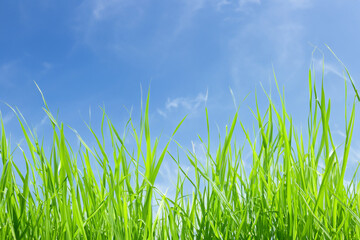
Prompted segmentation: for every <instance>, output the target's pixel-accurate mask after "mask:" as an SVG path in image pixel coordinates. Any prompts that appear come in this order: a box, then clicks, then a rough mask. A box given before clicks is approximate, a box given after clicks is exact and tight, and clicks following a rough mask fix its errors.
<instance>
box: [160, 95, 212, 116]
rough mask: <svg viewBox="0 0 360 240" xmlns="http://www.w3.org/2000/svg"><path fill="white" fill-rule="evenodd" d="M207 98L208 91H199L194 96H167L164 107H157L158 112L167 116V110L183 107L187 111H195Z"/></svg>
mask: <svg viewBox="0 0 360 240" xmlns="http://www.w3.org/2000/svg"><path fill="white" fill-rule="evenodd" d="M207 99H208V91H206V93H199V94H198V95H197V96H196V97H195V98H189V97H178V98H168V99H167V100H166V102H165V108H164V109H157V112H158V114H160V115H161V116H163V117H167V114H168V113H169V112H172V111H173V110H176V109H177V110H178V109H183V110H185V111H186V112H188V113H195V112H197V110H198V109H199V107H201V106H203V105H205V104H206V102H207Z"/></svg>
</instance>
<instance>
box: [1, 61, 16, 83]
mask: <svg viewBox="0 0 360 240" xmlns="http://www.w3.org/2000/svg"><path fill="white" fill-rule="evenodd" d="M16 65H17V62H16V61H11V62H7V63H4V64H2V65H0V84H2V85H7V86H11V85H12V81H13V79H14V77H15V75H16V72H17V66H16Z"/></svg>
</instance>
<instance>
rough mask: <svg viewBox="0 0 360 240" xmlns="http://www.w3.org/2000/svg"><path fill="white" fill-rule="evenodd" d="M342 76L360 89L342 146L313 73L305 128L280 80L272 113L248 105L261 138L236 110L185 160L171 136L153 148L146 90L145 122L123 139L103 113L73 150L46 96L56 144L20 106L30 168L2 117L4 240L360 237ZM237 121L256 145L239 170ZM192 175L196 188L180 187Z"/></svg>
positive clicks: (0, 232)
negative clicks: (170, 168)
mask: <svg viewBox="0 0 360 240" xmlns="http://www.w3.org/2000/svg"><path fill="white" fill-rule="evenodd" d="M345 73H347V70H346V71H345ZM344 77H345V78H347V79H348V80H349V82H351V83H352V86H351V91H353V90H355V98H354V101H352V107H351V108H347V107H346V104H345V102H347V99H346V100H345V102H344V106H345V110H344V111H345V114H344V118H345V122H346V128H345V134H346V137H345V141H344V143H343V145H342V148H341V151H340V149H339V148H337V146H335V144H334V141H333V136H332V131H331V129H330V125H329V119H330V111H331V101H330V99H327V98H326V97H325V91H324V87H323V85H321V86H320V83H318V84H316V83H315V81H314V80H313V71H312V70H310V71H309V102H308V104H309V114H308V125H307V128H306V129H305V131H304V132H300V130H299V128H297V127H296V126H294V125H293V121H292V118H291V116H289V114H288V113H287V110H286V108H285V103H284V101H285V100H284V98H283V95H282V94H281V91H280V90H279V87H278V92H279V95H278V96H279V97H280V99H281V104H280V106H277V105H275V104H274V103H273V101H272V99H271V98H270V97H268V107H267V110H266V111H265V112H260V111H259V108H257V109H254V110H253V114H254V116H255V117H256V119H257V122H256V123H255V125H256V126H257V129H256V133H257V136H256V138H252V137H251V134H250V132H249V130H247V129H245V127H244V125H243V123H242V122H241V121H240V118H239V117H238V115H237V114H235V116H233V120H232V122H230V124H229V127H227V128H226V137H225V140H224V141H223V142H221V143H218V148H217V150H216V151H210V134H209V131H210V130H209V119H208V118H207V129H208V137H207V138H206V137H205V138H203V144H204V147H205V149H206V152H207V154H206V164H202V163H201V161H199V159H198V158H197V156H196V155H195V154H193V153H192V152H190V151H187V150H184V152H185V154H186V155H185V156H186V158H185V159H180V157H179V155H177V153H176V152H175V153H173V152H170V151H168V146H169V144H170V143H171V142H173V141H174V139H173V138H171V139H169V140H168V141H169V142H168V144H167V145H166V146H165V147H164V148H163V149H159V148H158V143H159V142H158V140H156V141H152V142H151V139H153V138H151V137H150V126H149V95H150V94H149V95H148V98H147V101H146V106H145V108H144V111H143V113H142V114H141V121H140V127H135V124H134V123H133V122H132V120H131V119H129V122H128V125H127V129H128V130H129V131H130V133H131V134H130V135H129V134H128V135H126V137H124V135H123V133H122V132H121V133H120V132H119V130H118V129H116V128H115V127H114V125H113V123H112V122H111V120H110V119H108V117H107V116H106V114H105V112H104V115H103V121H102V124H101V126H99V127H101V134H100V135H99V136H97V135H96V134H95V133H94V131H93V129H92V128H90V127H89V130H90V131H91V132H92V133H93V136H94V139H95V140H96V142H97V146H95V147H91V146H88V145H87V141H86V139H82V138H81V137H80V136H79V135H77V136H78V139H79V141H80V143H81V144H80V145H81V146H80V148H79V149H75V150H73V149H74V148H73V147H74V146H70V145H69V143H68V141H67V140H66V137H65V135H64V128H65V127H64V125H63V124H62V123H60V122H58V121H57V120H55V117H54V116H53V115H52V113H51V112H50V110H49V108H48V106H47V104H46V102H45V99H44V104H45V108H44V109H45V111H46V113H47V115H48V117H49V119H50V121H51V124H52V127H53V132H52V135H53V138H52V143H48V144H51V151H50V152H45V150H44V146H43V144H42V142H41V141H40V140H38V138H37V137H36V134H35V133H34V132H32V130H31V129H30V128H29V127H28V126H27V124H26V122H25V120H24V118H23V117H22V115H21V113H20V112H19V111H18V110H14V112H15V113H16V115H17V117H18V120H19V123H20V125H19V126H20V127H21V128H22V131H23V135H24V137H25V140H26V143H27V148H28V149H26V150H25V149H24V150H23V149H21V148H18V149H17V151H23V153H24V154H23V159H21V161H22V162H23V163H22V164H24V165H26V171H20V170H19V166H17V165H16V164H15V163H14V162H15V160H14V159H13V155H12V153H13V150H14V149H13V148H11V147H10V143H9V142H8V140H7V135H6V132H5V129H4V124H3V123H2V124H1V125H2V127H1V164H2V165H1V170H2V172H1V180H0V238H1V239H360V195H359V187H360V185H359V184H356V182H355V181H354V180H356V179H355V175H354V178H353V179H349V181H350V183H348V182H347V181H345V171H346V169H347V162H348V160H349V151H350V145H351V140H352V136H353V129H354V124H355V106H356V104H358V101H359V100H360V99H359V95H358V94H357V92H356V88H355V86H354V85H353V81H352V79H351V77H350V75H349V74H346V75H345V76H344ZM344 82H345V84H346V81H344ZM277 86H278V85H277ZM344 94H345V98H346V96H347V92H345V93H344ZM350 100H351V99H350ZM206 114H207V111H206ZM180 125H181V123H180V124H179V125H178V127H177V128H176V129H175V130H174V134H175V133H176V131H177V130H178V128H179V127H181V126H180ZM236 125H237V126H238V127H239V126H240V128H239V129H242V130H243V131H242V132H240V133H239V134H242V136H244V137H245V138H246V139H247V141H246V147H248V148H251V149H252V157H251V158H252V163H251V166H252V168H251V172H250V173H249V174H247V173H246V171H245V168H244V162H243V155H242V153H243V147H244V146H243V144H239V143H237V142H236V140H235V138H234V129H235V126H236ZM104 131H109V132H110V136H111V137H110V139H105V134H104ZM127 137H133V138H134V139H135V141H136V145H137V148H135V149H129V148H128V147H127V146H126V144H125V142H126V141H125V138H127ZM105 142H107V144H110V145H111V146H112V152H111V153H109V151H106V150H105ZM179 149H180V150H181V149H182V148H181V146H179ZM165 157H170V158H171V159H173V161H174V162H175V163H177V167H178V176H177V183H176V184H177V185H176V193H175V195H174V196H172V197H169V196H167V194H166V193H163V192H161V191H160V190H159V189H158V188H157V187H156V184H155V181H156V179H157V176H158V173H159V170H160V168H161V165H162V161H163V160H164V158H165ZM21 161H19V159H17V160H16V162H21ZM184 161H186V162H187V163H188V164H190V165H191V167H192V170H193V171H194V173H195V174H194V177H190V176H189V174H187V171H186V170H185V169H183V168H182V165H181V164H180V162H184ZM320 163H324V165H325V167H324V169H322V168H321V167H320V166H319V165H320ZM94 164H95V165H96V166H97V168H99V171H98V172H99V173H100V177H98V173H97V172H95V170H94V167H92V166H93V165H94ZM356 171H357V170H356ZM189 184H190V185H191V186H192V194H187V192H189V191H188V189H185V185H189ZM190 191H191V189H190Z"/></svg>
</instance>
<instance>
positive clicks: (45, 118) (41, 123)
mask: <svg viewBox="0 0 360 240" xmlns="http://www.w3.org/2000/svg"><path fill="white" fill-rule="evenodd" d="M47 119H48V116H47V115H45V116H43V118H42V119H41V121H40V122H38V123H37V124H36V125H35V127H34V130H35V131H37V130H38V129H39V128H40V127H42V126H43V125H44V124H45V123H46V122H47Z"/></svg>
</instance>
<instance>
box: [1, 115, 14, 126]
mask: <svg viewBox="0 0 360 240" xmlns="http://www.w3.org/2000/svg"><path fill="white" fill-rule="evenodd" d="M13 118H14V114H13V113H12V112H11V113H8V114H6V115H5V116H4V117H3V118H2V120H3V123H4V124H7V123H9V122H10V121H11V120H12V119H13Z"/></svg>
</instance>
